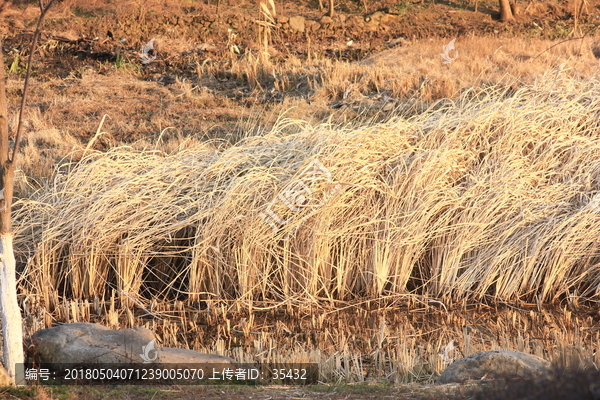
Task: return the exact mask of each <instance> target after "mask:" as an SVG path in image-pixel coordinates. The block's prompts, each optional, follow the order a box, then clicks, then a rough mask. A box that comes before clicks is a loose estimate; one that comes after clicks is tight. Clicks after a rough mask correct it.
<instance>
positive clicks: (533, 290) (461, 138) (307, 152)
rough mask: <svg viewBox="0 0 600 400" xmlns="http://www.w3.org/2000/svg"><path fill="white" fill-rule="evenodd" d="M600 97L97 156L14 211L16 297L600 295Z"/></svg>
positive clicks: (554, 88)
mask: <svg viewBox="0 0 600 400" xmlns="http://www.w3.org/2000/svg"><path fill="white" fill-rule="evenodd" d="M599 88H600V86H599V85H598V82H597V81H595V80H590V81H584V82H581V81H576V80H573V79H571V78H568V77H567V76H566V75H565V74H560V73H556V72H553V73H551V74H549V75H547V76H546V78H545V80H540V82H538V83H537V84H536V85H533V86H526V87H523V88H522V89H519V90H517V91H516V92H514V93H512V94H509V93H507V92H506V91H504V92H503V91H500V92H499V91H497V90H494V89H493V88H489V89H487V90H483V91H479V92H477V93H466V94H465V95H464V96H463V97H462V98H461V99H459V100H457V101H455V102H445V103H443V104H438V105H436V106H435V107H432V109H431V110H430V111H428V112H426V113H423V114H421V115H418V116H415V117H412V118H410V119H402V118H395V119H392V120H390V121H389V122H387V123H384V124H378V125H374V126H361V127H355V128H333V127H331V126H327V125H319V126H314V127H313V126H308V125H305V126H301V128H302V129H300V128H298V127H297V128H296V129H300V132H299V133H295V134H291V135H282V134H281V132H283V131H286V130H289V129H290V128H289V126H290V125H294V124H296V125H301V123H300V122H296V121H281V122H280V123H279V124H278V125H277V127H276V129H274V130H273V131H272V132H271V133H269V134H267V135H265V136H262V137H250V138H247V139H245V140H244V141H242V142H240V143H239V144H237V145H236V146H233V147H228V148H219V147H218V146H216V145H215V144H211V143H205V144H198V145H197V146H191V147H188V148H187V149H183V150H182V151H180V152H177V153H172V154H165V153H162V152H159V151H149V150H147V151H134V150H132V149H131V148H128V147H120V148H116V149H113V150H111V151H108V152H106V153H101V152H93V153H90V154H88V155H87V156H85V157H84V158H83V159H82V160H81V161H80V162H78V163H77V164H75V165H71V166H68V169H69V170H70V171H69V172H68V173H64V172H62V173H61V170H59V171H58V173H57V175H56V177H55V179H54V184H53V185H49V186H47V187H44V188H42V189H41V190H39V191H38V192H37V193H35V195H33V196H32V197H31V198H30V199H29V200H21V201H20V202H19V203H18V204H17V209H18V210H17V214H16V216H15V220H16V221H17V223H16V226H15V229H16V235H15V236H16V244H15V248H17V249H26V248H30V249H31V250H30V251H29V253H23V252H22V253H21V257H20V259H21V260H22V261H23V262H25V263H26V266H25V274H24V275H23V277H24V278H23V286H24V287H25V288H26V291H28V292H30V293H37V294H39V295H41V296H42V298H43V303H44V304H45V305H46V306H48V307H49V308H50V309H52V308H53V307H56V306H57V304H56V299H57V298H58V296H62V295H67V296H69V297H71V298H74V299H86V298H87V299H91V298H94V297H105V296H107V293H108V291H109V290H112V289H116V290H117V291H118V293H119V295H120V296H125V297H127V298H131V299H142V298H187V299H189V300H193V301H196V300H233V301H238V302H241V303H242V304H244V305H245V306H249V307H256V308H261V307H267V306H268V307H277V306H278V305H288V306H290V305H294V304H295V305H297V304H306V303H310V304H313V305H315V306H319V305H326V304H330V302H335V301H348V300H353V299H368V300H375V299H382V298H388V299H389V298H390V297H392V298H393V297H394V296H396V297H398V296H400V297H406V296H425V297H430V298H435V299H438V300H440V301H442V302H444V303H445V304H446V305H449V304H451V303H453V302H457V301H458V302H465V301H480V300H487V301H496V300H500V301H516V300H528V301H533V300H537V301H547V302H556V301H558V300H560V299H568V300H569V301H572V302H576V301H577V300H578V299H580V298H585V299H594V300H596V299H597V296H598V293H599V288H600V269H599V268H598V260H599V259H598V244H597V240H596V235H595V232H597V231H598V229H599V228H600V215H599V213H600V208H599V207H598V206H597V204H596V203H597V201H596V200H595V199H596V195H597V193H598V192H599V183H598V180H599V173H600V169H599V168H598V166H597V160H598V159H600V141H599V140H598V123H599V122H598V121H599V120H598V115H599V109H600V106H599V100H598V99H599V97H598V90H599ZM314 160H319V161H320V162H321V163H322V164H323V165H324V166H325V167H326V168H327V170H328V171H330V172H331V174H332V176H331V179H330V180H322V181H319V183H318V184H316V185H314V186H311V192H310V193H309V194H308V195H307V196H308V199H309V200H308V206H306V207H304V208H303V209H302V210H301V211H296V212H294V211H291V210H290V209H289V208H286V206H285V204H284V203H283V202H282V201H281V200H280V199H279V198H278V195H280V194H282V193H288V195H289V194H290V193H289V191H288V192H286V190H289V189H290V187H291V186H290V185H292V184H294V179H298V178H300V179H304V177H303V176H301V171H302V170H303V168H305V167H306V166H307V165H309V163H310V162H311V161H314ZM64 168H67V167H64ZM295 183H297V182H295ZM336 185H339V187H337V186H336ZM334 188H335V189H336V190H335V191H332V189H334ZM292 195H294V194H292ZM310 196H312V200H311V198H310ZM292 197H293V196H292ZM271 201H275V203H274V204H275V205H273V206H272V210H273V211H274V212H275V213H277V214H278V215H280V216H281V218H282V219H283V220H288V219H289V223H287V224H282V225H281V227H280V229H279V230H277V232H275V233H274V231H273V229H272V228H271V226H269V224H268V223H267V222H265V220H264V219H263V218H261V217H260V214H261V213H265V210H266V207H267V206H268V204H270V202H271ZM320 202H322V203H323V204H322V205H320V206H317V204H319V203H320ZM288 235H289V239H285V237H286V236H288Z"/></svg>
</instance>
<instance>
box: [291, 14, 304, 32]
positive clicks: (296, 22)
mask: <svg viewBox="0 0 600 400" xmlns="http://www.w3.org/2000/svg"><path fill="white" fill-rule="evenodd" d="M304 22H305V19H304V17H303V16H300V15H296V16H293V17H290V20H289V24H290V28H292V29H293V30H295V31H298V32H304V29H305V28H304Z"/></svg>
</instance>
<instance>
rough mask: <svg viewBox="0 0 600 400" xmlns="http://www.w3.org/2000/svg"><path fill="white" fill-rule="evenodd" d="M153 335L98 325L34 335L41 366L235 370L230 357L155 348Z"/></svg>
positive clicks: (66, 327) (70, 326)
mask: <svg viewBox="0 0 600 400" xmlns="http://www.w3.org/2000/svg"><path fill="white" fill-rule="evenodd" d="M155 339H156V338H155V336H154V333H153V332H152V331H150V330H148V329H145V328H134V329H117V330H112V329H108V328H107V327H105V326H102V325H99V324H90V323H74V324H65V325H60V326H57V327H54V328H49V329H43V330H41V331H38V332H36V333H35V334H34V335H33V341H34V344H35V346H36V353H37V355H38V356H39V362H41V363H57V364H68V365H75V364H83V363H85V364H94V363H106V364H120V363H128V364H129V363H154V364H157V363H158V364H165V363H172V364H177V365H184V364H187V363H195V364H202V365H203V366H204V365H209V364H213V363H219V364H220V365H219V367H221V365H227V368H229V367H230V366H231V367H233V366H235V361H234V360H233V359H231V358H229V357H223V356H218V355H214V354H205V353H200V352H198V351H193V350H183V349H171V348H160V347H158V346H156V347H155Z"/></svg>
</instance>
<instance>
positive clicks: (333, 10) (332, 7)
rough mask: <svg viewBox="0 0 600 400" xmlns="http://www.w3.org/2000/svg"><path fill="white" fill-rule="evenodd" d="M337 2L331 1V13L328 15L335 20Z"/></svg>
mask: <svg viewBox="0 0 600 400" xmlns="http://www.w3.org/2000/svg"><path fill="white" fill-rule="evenodd" d="M334 3H335V0H329V11H328V12H327V15H329V16H330V17H331V18H333V16H334V15H335V4H334Z"/></svg>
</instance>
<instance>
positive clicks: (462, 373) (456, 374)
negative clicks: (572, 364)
mask: <svg viewBox="0 0 600 400" xmlns="http://www.w3.org/2000/svg"><path fill="white" fill-rule="evenodd" d="M549 370H550V362H548V361H546V360H544V359H543V358H540V357H538V356H534V355H530V354H526V353H521V352H520V351H507V350H493V351H484V352H481V353H476V354H473V355H471V356H469V357H465V358H463V359H461V360H458V361H456V362H455V363H454V364H452V365H450V366H448V368H446V369H445V370H444V372H443V373H442V375H441V376H440V378H439V379H438V382H439V383H455V382H465V381H469V380H481V379H500V378H534V377H536V376H539V375H542V374H545V373H548V372H549Z"/></svg>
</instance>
